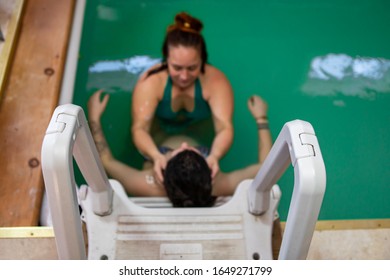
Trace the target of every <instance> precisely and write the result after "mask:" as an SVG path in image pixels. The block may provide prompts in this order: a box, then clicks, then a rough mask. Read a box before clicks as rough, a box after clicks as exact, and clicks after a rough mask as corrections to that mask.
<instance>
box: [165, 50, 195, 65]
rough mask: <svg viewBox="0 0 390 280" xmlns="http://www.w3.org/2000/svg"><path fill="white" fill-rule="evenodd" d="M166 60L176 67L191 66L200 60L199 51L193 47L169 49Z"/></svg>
mask: <svg viewBox="0 0 390 280" xmlns="http://www.w3.org/2000/svg"><path fill="white" fill-rule="evenodd" d="M168 60H169V62H170V63H173V64H178V65H191V64H194V63H198V62H199V61H200V60H201V57H200V53H199V51H198V50H197V49H196V48H194V47H184V46H177V47H170V48H169V54H168Z"/></svg>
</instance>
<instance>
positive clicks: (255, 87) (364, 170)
mask: <svg viewBox="0 0 390 280" xmlns="http://www.w3.org/2000/svg"><path fill="white" fill-rule="evenodd" d="M180 11H187V12H189V13H191V14H193V15H194V16H196V17H199V18H200V19H202V21H203V23H204V25H205V28H204V32H203V34H204V36H205V38H206V41H207V47H208V53H209V58H210V61H209V62H210V63H211V64H213V65H215V66H217V67H218V68H220V69H221V70H222V71H224V73H225V74H226V75H227V76H228V78H229V79H230V81H231V83H232V86H233V89H234V99H235V111H234V127H235V138H234V143H233V146H232V148H231V150H230V152H229V153H228V154H227V155H226V157H225V158H224V159H223V160H222V162H221V168H222V169H223V170H226V171H229V170H232V169H235V168H239V167H242V166H245V165H247V164H249V163H252V162H254V161H256V152H255V151H256V143H257V140H256V129H255V124H254V122H253V120H252V118H251V116H250V114H249V112H248V110H247V107H246V102H247V99H248V98H249V97H250V96H251V95H252V94H254V93H256V94H260V95H261V96H262V97H263V98H265V99H266V100H267V102H268V104H269V107H270V109H269V118H270V125H271V131H272V134H273V136H274V138H276V136H277V135H278V133H279V131H280V130H281V128H282V126H283V124H284V123H285V122H287V121H290V120H293V119H302V120H306V121H308V122H310V123H311V124H312V125H313V127H314V129H315V131H316V134H317V137H318V140H319V143H320V147H321V151H322V154H323V157H324V161H325V166H326V171H327V189H326V194H325V198H324V202H323V207H322V209H321V213H320V219H321V220H328V219H369V218H377V219H379V218H390V203H389V202H388V201H389V198H390V172H389V169H390V163H389V162H390V161H389V158H390V148H389V147H388V146H389V144H390V129H389V127H390V32H389V28H390V16H389V12H390V1H385V0H383V1H379V0H365V1H363V0H360V1H359V0H357V1H352V0H337V1H336V0H329V1H325V0H323V1H310V0H296V1H288V0H284V1H282V0H278V1H271V0H269V1H266V0H263V1H244V2H241V1H230V0H229V1H226V0H224V1H216V0H214V1H213V0H207V1H206V0H194V1H189V0H188V1H178V0H171V1H159V0H153V1H136V0H133V1H125V0H117V1H112V0H111V1H110V0H105V1H103V0H89V1H87V7H86V13H85V22H84V27H83V35H82V42H81V47H80V57H79V64H78V69H77V79H76V85H75V97H74V103H75V104H79V105H81V106H83V107H84V108H85V107H86V102H87V100H88V97H89V96H90V95H91V94H92V93H93V92H94V91H95V90H96V89H98V88H100V87H104V88H106V89H107V91H108V92H110V95H111V99H110V103H109V107H108V109H107V112H106V113H105V115H104V118H103V126H104V129H105V131H106V135H107V138H108V142H109V144H110V146H111V147H112V150H113V153H114V155H115V156H116V157H118V158H119V159H120V160H122V161H124V162H126V163H128V164H130V165H132V166H134V167H140V164H141V158H140V156H139V154H138V152H137V151H136V150H135V149H134V145H133V144H132V141H131V135H130V130H129V128H130V122H131V120H130V106H131V104H130V102H131V94H132V87H133V86H134V83H135V81H136V79H137V77H138V74H136V73H130V72H129V71H126V70H123V69H122V70H115V71H105V72H100V73H97V72H91V71H89V69H91V67H92V66H94V65H97V63H102V62H103V63H104V62H110V61H111V62H113V61H114V62H115V61H116V62H119V64H121V63H122V64H123V62H124V61H126V59H129V58H134V57H135V56H148V57H149V58H152V59H154V58H160V57H161V43H162V40H163V36H164V32H165V28H166V26H167V25H168V24H170V23H171V22H172V20H173V17H174V15H175V14H176V13H177V12H180ZM80 180H82V179H80V176H78V181H80ZM279 185H280V187H281V189H282V192H283V196H282V200H281V203H280V207H279V212H280V215H281V218H282V220H285V219H286V216H287V212H288V207H289V201H290V198H291V193H292V186H293V170H292V168H291V167H290V168H289V169H288V170H287V172H286V174H285V175H284V176H283V177H282V178H281V180H280V181H279Z"/></svg>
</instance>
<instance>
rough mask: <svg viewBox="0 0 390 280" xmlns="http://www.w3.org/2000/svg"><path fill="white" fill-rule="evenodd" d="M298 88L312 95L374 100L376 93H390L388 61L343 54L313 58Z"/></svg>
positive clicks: (389, 61) (389, 65)
mask: <svg viewBox="0 0 390 280" xmlns="http://www.w3.org/2000/svg"><path fill="white" fill-rule="evenodd" d="M302 91H303V92H305V93H306V94H308V95H312V96H336V95H343V96H356V97H359V98H364V99H368V100H375V98H376V95H377V94H378V93H390V60H387V59H384V58H371V57H355V58H354V57H351V56H348V55H346V54H328V55H326V56H319V57H315V58H313V59H312V61H311V65H310V70H309V73H308V77H307V80H306V82H305V84H304V85H303V87H302ZM336 105H337V104H336Z"/></svg>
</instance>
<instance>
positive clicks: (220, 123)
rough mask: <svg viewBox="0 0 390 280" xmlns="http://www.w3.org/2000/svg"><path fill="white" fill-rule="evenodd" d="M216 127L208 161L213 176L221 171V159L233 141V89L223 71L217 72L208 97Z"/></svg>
mask: <svg viewBox="0 0 390 280" xmlns="http://www.w3.org/2000/svg"><path fill="white" fill-rule="evenodd" d="M208 102H209V105H210V108H211V112H212V116H213V123H214V129H215V137H214V140H213V143H212V146H211V150H210V155H209V156H208V157H207V159H206V160H207V163H208V165H209V166H210V168H211V171H212V177H213V178H214V177H215V175H216V174H217V173H218V171H219V160H220V159H221V158H222V157H223V156H224V155H225V154H226V153H227V151H228V150H229V148H230V146H231V145H232V143H233V134H234V131H233V124H232V117H233V107H234V100H233V90H232V87H231V85H230V83H229V81H228V80H227V78H226V77H225V76H224V75H223V74H222V73H217V74H216V78H215V80H214V81H213V85H212V87H211V92H210V96H209V99H208Z"/></svg>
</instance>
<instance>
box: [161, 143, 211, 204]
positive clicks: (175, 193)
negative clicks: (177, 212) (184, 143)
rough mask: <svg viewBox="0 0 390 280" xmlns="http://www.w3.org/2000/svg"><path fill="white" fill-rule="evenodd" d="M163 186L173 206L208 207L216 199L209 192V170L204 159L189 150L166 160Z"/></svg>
mask: <svg viewBox="0 0 390 280" xmlns="http://www.w3.org/2000/svg"><path fill="white" fill-rule="evenodd" d="M164 186H165V189H166V191H167V195H168V198H169V199H170V201H171V202H172V204H173V206H174V207H209V206H212V205H213V204H214V202H215V199H216V197H214V196H212V194H211V193H212V185H211V171H210V169H209V167H208V165H207V162H206V160H205V159H204V157H203V156H201V155H200V154H198V153H196V152H194V151H191V150H184V151H182V152H180V153H178V154H177V155H176V156H174V157H173V158H171V159H170V160H169V161H168V163H167V166H166V168H165V171H164Z"/></svg>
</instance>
